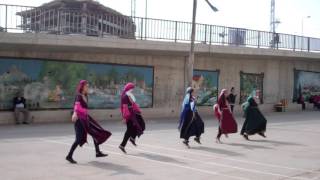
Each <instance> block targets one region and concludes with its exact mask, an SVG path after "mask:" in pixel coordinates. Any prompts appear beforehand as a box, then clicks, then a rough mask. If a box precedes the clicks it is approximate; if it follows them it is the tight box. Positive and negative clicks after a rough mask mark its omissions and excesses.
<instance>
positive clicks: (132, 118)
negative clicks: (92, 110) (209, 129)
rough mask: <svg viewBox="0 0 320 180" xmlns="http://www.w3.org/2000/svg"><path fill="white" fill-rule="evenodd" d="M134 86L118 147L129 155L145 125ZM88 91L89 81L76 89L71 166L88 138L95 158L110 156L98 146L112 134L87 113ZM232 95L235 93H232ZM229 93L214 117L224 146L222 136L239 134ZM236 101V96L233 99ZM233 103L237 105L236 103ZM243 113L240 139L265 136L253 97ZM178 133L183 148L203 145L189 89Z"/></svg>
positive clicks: (124, 105) (125, 101) (129, 88)
mask: <svg viewBox="0 0 320 180" xmlns="http://www.w3.org/2000/svg"><path fill="white" fill-rule="evenodd" d="M134 88H135V85H134V84H133V83H127V84H126V85H125V86H124V88H123V90H122V93H121V97H120V99H121V103H120V111H121V114H122V118H123V123H125V124H126V126H127V130H126V132H125V134H124V137H123V141H122V142H121V144H120V145H119V149H120V150H121V151H122V152H123V153H125V154H126V153H127V151H126V149H125V147H126V145H127V142H128V141H130V142H131V143H132V145H134V146H137V144H136V138H137V137H140V136H141V135H142V134H143V132H144V130H145V128H146V127H145V121H144V119H143V117H142V111H141V109H140V108H139V106H138V104H137V103H136V98H135V96H134V94H133V90H134ZM88 91H89V83H88V81H86V80H81V81H80V82H79V84H78V86H77V89H76V92H77V94H76V97H75V102H74V108H73V114H72V118H71V120H72V122H74V129H75V141H74V143H73V144H72V146H71V148H70V151H69V153H68V155H67V156H66V160H67V161H69V162H70V163H72V164H76V163H77V162H76V161H75V160H74V159H73V153H74V151H75V149H76V148H77V147H78V146H80V147H81V146H83V145H84V144H85V143H87V134H89V135H91V136H92V138H93V142H94V147H95V151H96V157H97V158H99V157H106V156H108V154H105V153H103V152H102V151H101V150H100V148H99V145H101V144H102V143H104V142H106V141H107V140H108V139H109V138H110V136H111V135H112V133H111V132H109V131H107V130H105V129H104V128H103V127H101V126H100V125H99V123H98V122H97V121H95V120H94V119H93V118H92V117H91V116H90V115H89V113H88V100H89V98H88ZM232 91H233V90H232ZM228 98H230V97H229V96H228V91H227V90H226V89H223V90H222V91H221V93H220V95H219V97H218V100H217V103H216V104H215V105H214V106H213V110H214V114H215V116H216V118H217V119H218V121H219V127H218V134H217V137H216V142H217V143H221V136H222V135H223V134H224V135H225V136H226V137H228V134H231V133H237V129H238V127H237V122H236V120H235V118H234V116H233V113H232V111H233V106H232V105H234V104H231V106H230V104H229V103H228V100H227V99H228ZM231 99H235V96H233V98H231ZM233 102H234V101H233ZM242 108H243V111H244V117H245V121H244V124H243V126H242V129H241V133H240V134H241V135H242V136H243V137H244V138H245V139H246V140H249V136H250V135H254V134H258V135H260V136H262V137H266V136H265V131H266V124H267V120H266V119H265V117H264V116H263V115H262V113H261V112H260V110H259V108H258V104H257V103H256V101H255V99H254V97H252V96H250V97H249V98H248V99H247V102H245V103H244V104H243V105H242ZM178 129H179V131H180V138H181V139H183V144H184V145H185V146H187V147H188V148H189V147H190V146H189V139H190V137H192V136H195V137H194V141H195V142H196V143H199V144H201V140H200V138H201V135H202V134H203V133H204V122H203V120H202V119H201V117H200V115H199V113H198V111H197V106H196V97H195V91H194V89H193V88H191V87H189V88H187V90H186V94H185V97H184V99H183V102H182V110H181V114H180V121H179V126H178Z"/></svg>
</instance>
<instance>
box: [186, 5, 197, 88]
mask: <svg viewBox="0 0 320 180" xmlns="http://www.w3.org/2000/svg"><path fill="white" fill-rule="evenodd" d="M196 14H197V0H193V13H192V29H191V47H190V53H189V59H188V68H187V77H188V86H191V85H192V77H193V65H194V40H195V36H196Z"/></svg>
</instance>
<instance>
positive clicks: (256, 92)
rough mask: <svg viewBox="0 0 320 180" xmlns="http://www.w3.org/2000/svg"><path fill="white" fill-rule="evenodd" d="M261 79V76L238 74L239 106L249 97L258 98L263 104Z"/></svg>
mask: <svg viewBox="0 0 320 180" xmlns="http://www.w3.org/2000/svg"><path fill="white" fill-rule="evenodd" d="M263 77H264V75H263V74H252V73H244V72H240V104H241V103H244V102H246V100H247V98H248V97H249V96H250V95H252V96H257V97H259V99H260V103H261V104H262V103H263Z"/></svg>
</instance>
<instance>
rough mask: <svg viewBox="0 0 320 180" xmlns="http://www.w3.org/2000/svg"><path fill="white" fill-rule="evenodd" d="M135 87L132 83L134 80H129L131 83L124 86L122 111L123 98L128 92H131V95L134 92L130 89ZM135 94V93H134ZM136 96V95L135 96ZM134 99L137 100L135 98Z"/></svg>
mask: <svg viewBox="0 0 320 180" xmlns="http://www.w3.org/2000/svg"><path fill="white" fill-rule="evenodd" d="M134 87H135V85H134V84H133V83H132V82H129V83H127V84H126V85H125V86H124V87H123V90H122V93H121V100H120V101H121V111H122V105H123V102H122V98H123V97H124V96H125V95H127V94H129V95H128V96H130V94H132V93H130V91H131V90H132V89H134ZM132 96H133V95H132ZM133 97H134V96H133ZM134 101H135V99H134Z"/></svg>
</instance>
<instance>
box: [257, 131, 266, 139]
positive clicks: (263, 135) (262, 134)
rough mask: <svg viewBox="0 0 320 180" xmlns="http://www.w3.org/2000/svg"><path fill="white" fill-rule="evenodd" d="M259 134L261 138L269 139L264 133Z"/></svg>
mask: <svg viewBox="0 0 320 180" xmlns="http://www.w3.org/2000/svg"><path fill="white" fill-rule="evenodd" d="M258 134H259V135H260V136H262V137H264V138H266V137H267V136H266V135H265V134H264V133H263V132H259V133H258Z"/></svg>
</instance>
